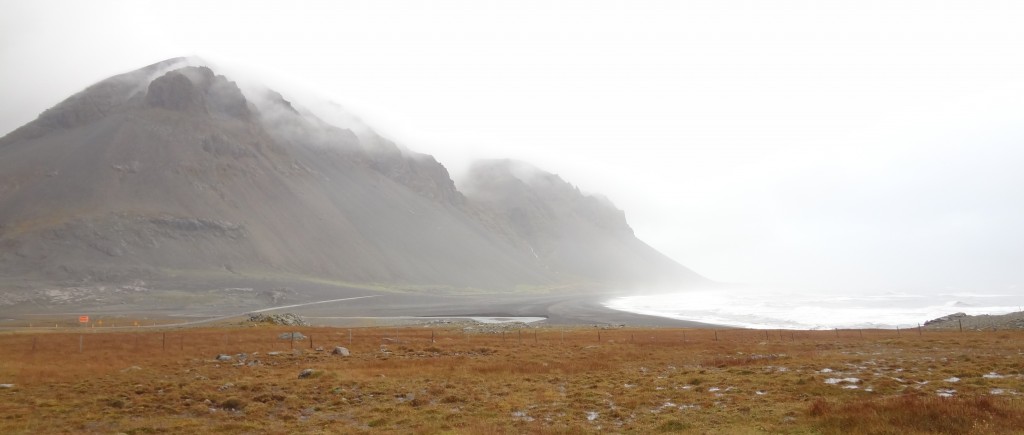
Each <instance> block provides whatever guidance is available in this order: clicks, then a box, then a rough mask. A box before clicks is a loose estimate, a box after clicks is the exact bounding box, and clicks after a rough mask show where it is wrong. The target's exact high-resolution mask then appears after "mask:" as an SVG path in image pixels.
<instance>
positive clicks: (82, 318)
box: [78, 316, 89, 323]
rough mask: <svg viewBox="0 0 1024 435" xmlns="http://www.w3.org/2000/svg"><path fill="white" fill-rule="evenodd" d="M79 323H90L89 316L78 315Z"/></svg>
mask: <svg viewBox="0 0 1024 435" xmlns="http://www.w3.org/2000/svg"><path fill="white" fill-rule="evenodd" d="M78 323H89V316H78Z"/></svg>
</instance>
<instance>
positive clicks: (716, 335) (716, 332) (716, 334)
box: [715, 329, 718, 341]
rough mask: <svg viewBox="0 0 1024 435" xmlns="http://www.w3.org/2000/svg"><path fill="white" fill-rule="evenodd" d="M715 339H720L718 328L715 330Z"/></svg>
mask: <svg viewBox="0 0 1024 435" xmlns="http://www.w3.org/2000/svg"><path fill="white" fill-rule="evenodd" d="M715 341H718V330H717V329H716V330H715Z"/></svg>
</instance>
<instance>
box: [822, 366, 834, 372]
mask: <svg viewBox="0 0 1024 435" xmlns="http://www.w3.org/2000/svg"><path fill="white" fill-rule="evenodd" d="M834 371H835V370H832V369H830V368H828V367H825V368H823V369H821V370H818V373H832V372H834Z"/></svg>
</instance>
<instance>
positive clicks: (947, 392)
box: [935, 388, 956, 397]
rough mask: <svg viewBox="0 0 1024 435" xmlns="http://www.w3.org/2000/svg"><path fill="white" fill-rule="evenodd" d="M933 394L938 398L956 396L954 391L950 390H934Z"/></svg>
mask: <svg viewBox="0 0 1024 435" xmlns="http://www.w3.org/2000/svg"><path fill="white" fill-rule="evenodd" d="M935 394H938V395H939V397H953V395H954V394H956V390H954V389H952V388H939V389H938V390H935Z"/></svg>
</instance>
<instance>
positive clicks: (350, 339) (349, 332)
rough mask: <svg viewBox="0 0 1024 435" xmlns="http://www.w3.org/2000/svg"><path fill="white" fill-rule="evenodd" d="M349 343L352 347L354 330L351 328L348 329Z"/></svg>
mask: <svg viewBox="0 0 1024 435" xmlns="http://www.w3.org/2000/svg"><path fill="white" fill-rule="evenodd" d="M348 345H349V347H352V330H351V329H349V330H348Z"/></svg>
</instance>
